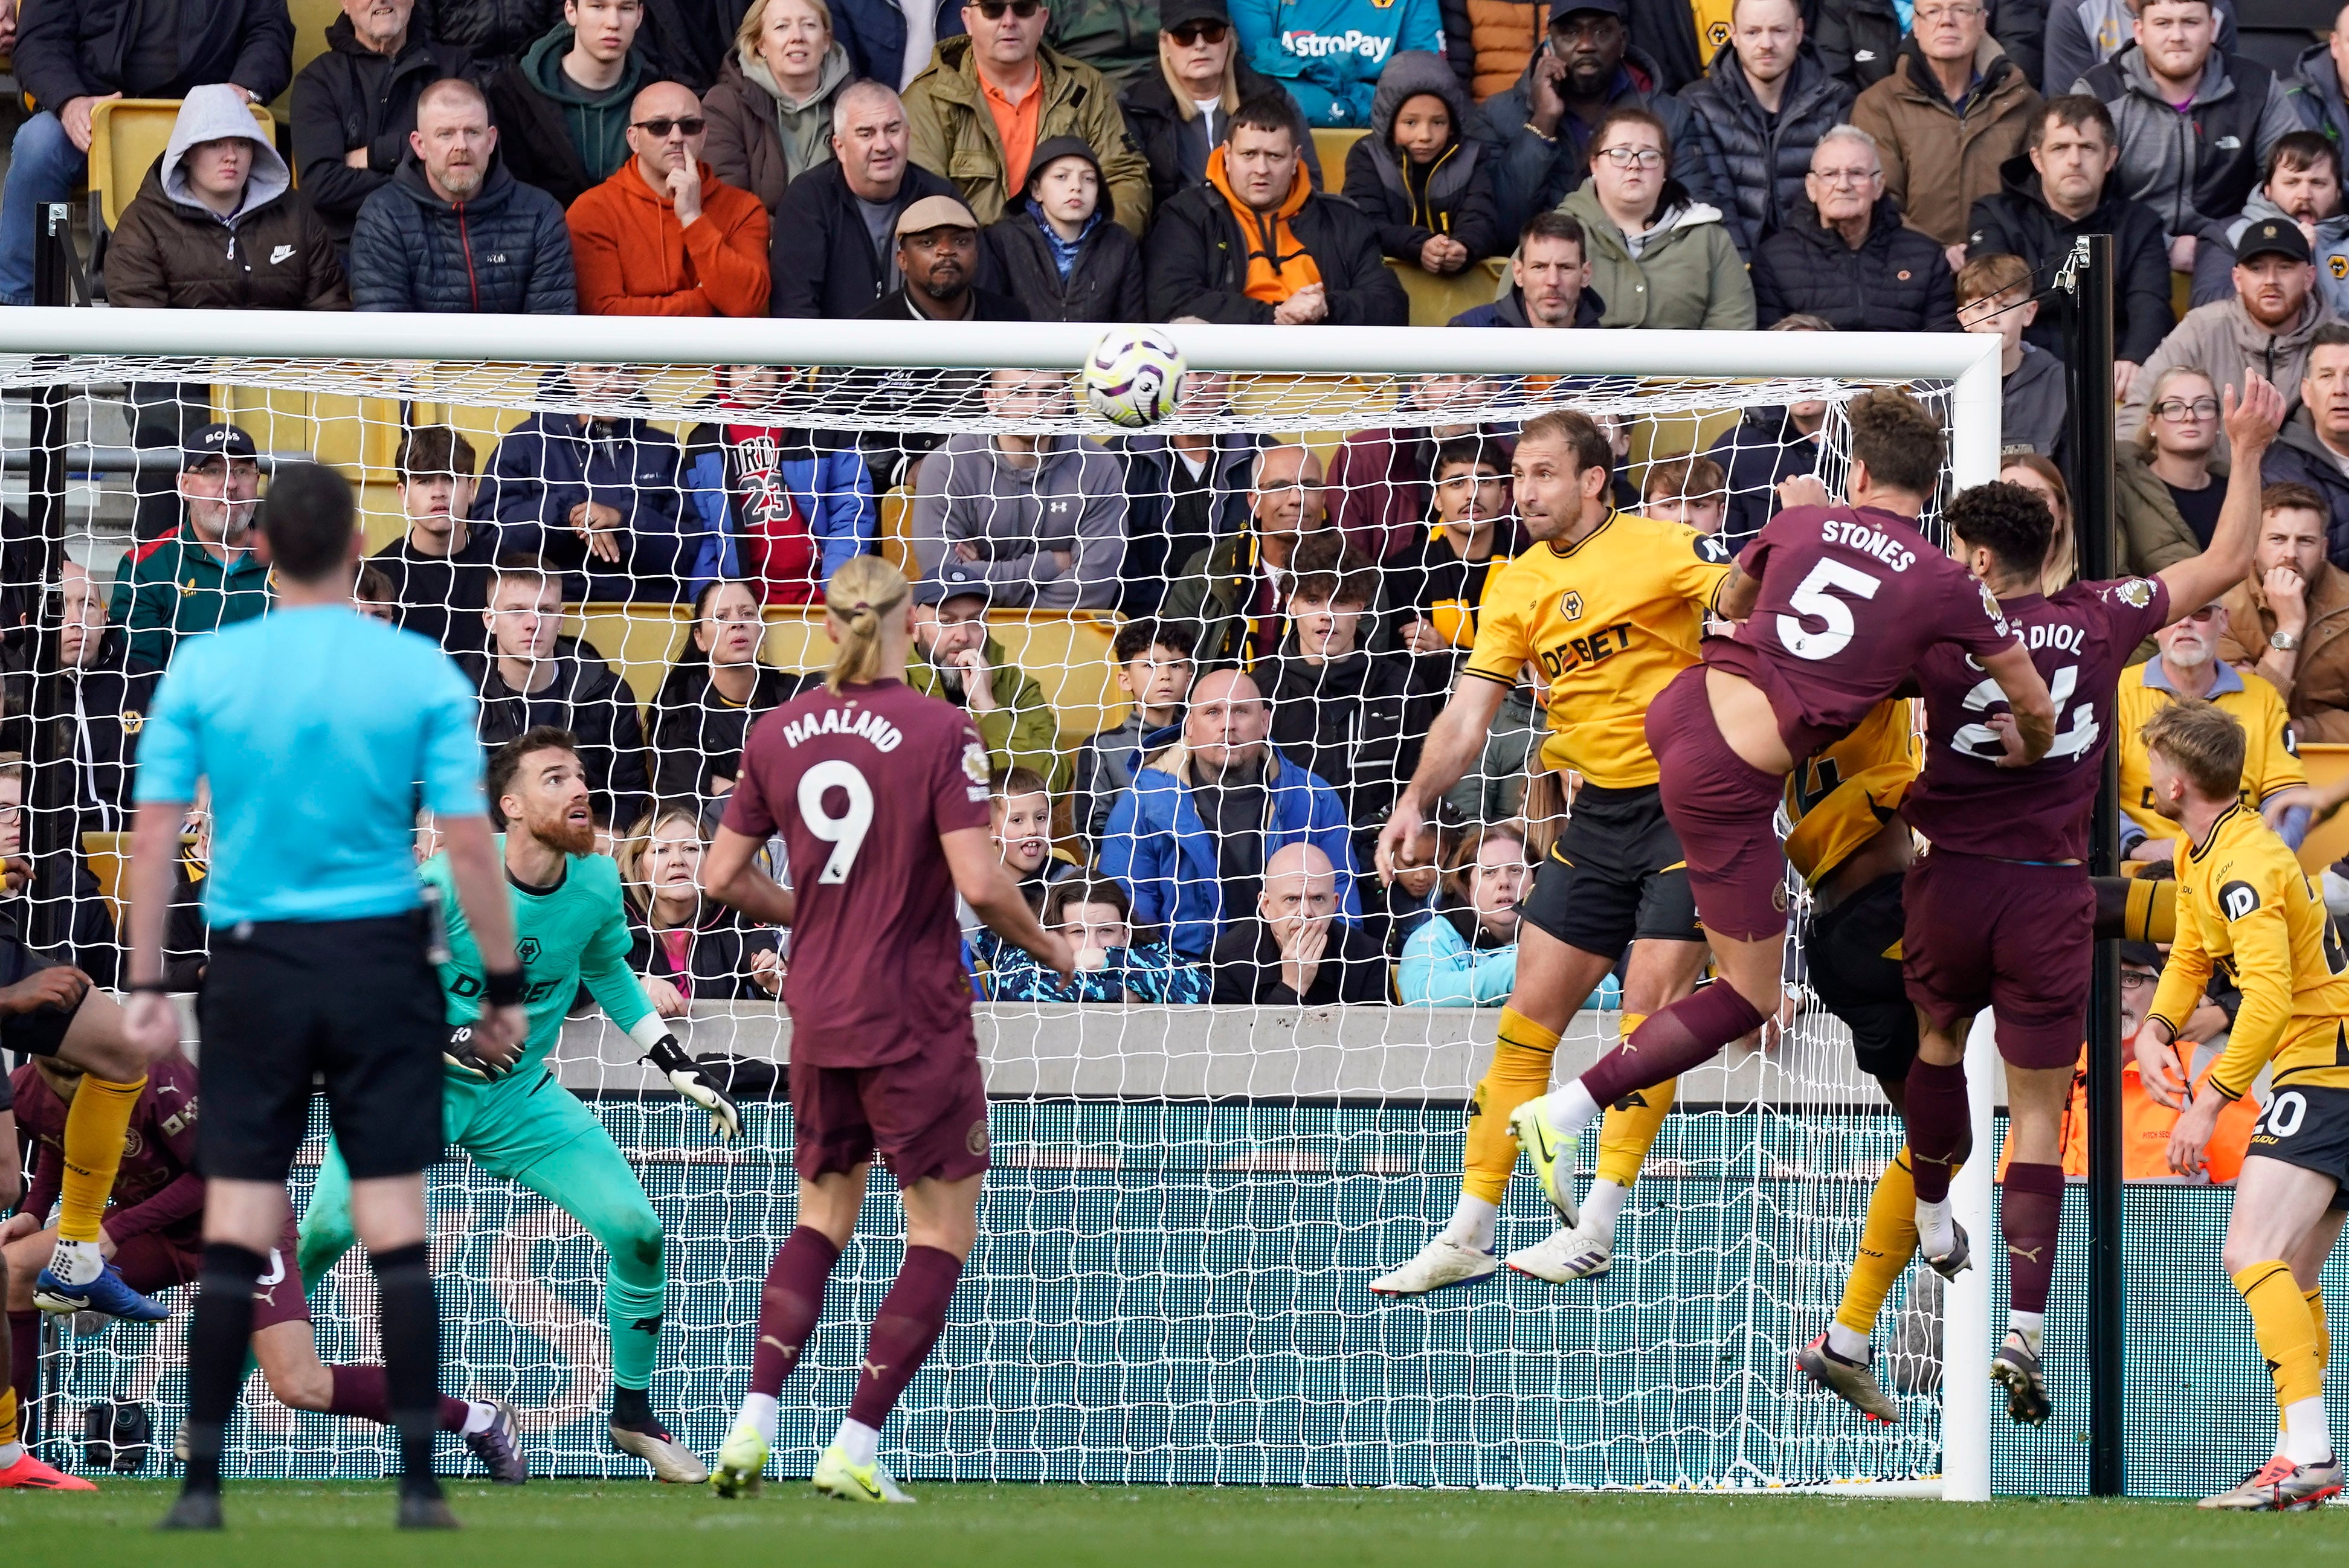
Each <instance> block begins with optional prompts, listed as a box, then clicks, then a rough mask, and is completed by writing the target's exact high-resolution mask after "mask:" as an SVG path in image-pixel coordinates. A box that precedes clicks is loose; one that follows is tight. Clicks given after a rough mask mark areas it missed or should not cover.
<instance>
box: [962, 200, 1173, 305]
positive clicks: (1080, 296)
mask: <svg viewBox="0 0 2349 1568" xmlns="http://www.w3.org/2000/svg"><path fill="white" fill-rule="evenodd" d="M1108 198H1109V187H1108V186H1106V185H1104V186H1102V209H1103V210H1102V211H1099V212H1096V213H1095V214H1094V215H1093V225H1092V228H1091V229H1089V230H1087V231H1086V232H1085V237H1084V238H1083V239H1081V240H1080V241H1078V242H1077V244H1078V250H1077V259H1076V262H1075V263H1074V264H1073V265H1071V267H1070V268H1069V275H1068V276H1067V277H1066V278H1063V277H1061V269H1060V267H1059V265H1058V264H1057V263H1055V262H1054V261H1053V259H1052V244H1051V242H1050V240H1047V239H1046V238H1045V237H1044V221H1043V220H1042V219H1041V218H1039V217H1037V216H1036V214H1035V213H1033V212H1031V211H1029V210H1028V207H1027V203H1026V202H1024V201H1023V202H1021V203H1020V204H1019V206H1018V207H1017V208H1014V209H1012V210H1011V211H1007V212H1005V213H1004V214H1003V216H1002V217H1000V218H998V219H997V220H996V221H995V222H992V223H989V224H988V226H987V228H986V230H985V232H983V234H982V236H981V237H982V239H983V240H984V242H985V243H986V246H987V250H988V254H989V256H990V257H991V258H992V260H993V263H994V266H995V269H996V275H997V276H999V278H1000V279H1001V280H1002V284H1003V291H1004V292H1005V293H1006V294H1009V295H1010V296H1011V297H1012V298H1013V299H1016V300H1018V301H1019V303H1020V304H1021V305H1023V306H1025V307H1026V309H1027V312H1028V318H1029V319H1030V321H1141V320H1143V276H1142V247H1141V246H1140V245H1139V244H1137V243H1136V242H1134V238H1133V235H1132V234H1129V233H1127V232H1125V231H1124V230H1123V228H1120V227H1119V226H1118V225H1117V224H1116V223H1115V222H1112V220H1111V218H1110V215H1109V212H1108V211H1107V208H1108V206H1109V200H1108Z"/></svg>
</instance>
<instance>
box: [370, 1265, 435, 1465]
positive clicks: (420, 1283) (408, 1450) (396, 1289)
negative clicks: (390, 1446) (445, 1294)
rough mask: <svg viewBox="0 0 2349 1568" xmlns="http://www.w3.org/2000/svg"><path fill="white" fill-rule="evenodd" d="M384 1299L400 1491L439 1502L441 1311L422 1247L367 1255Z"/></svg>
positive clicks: (387, 1369)
mask: <svg viewBox="0 0 2349 1568" xmlns="http://www.w3.org/2000/svg"><path fill="white" fill-rule="evenodd" d="M369 1262H370V1263H371V1264H373V1266H374V1268H375V1279H376V1284H377V1287H378V1289H379V1290H380V1291H381V1293H382V1295H383V1371H384V1387H385V1390H386V1392H387V1393H388V1395H389V1398H388V1404H389V1405H390V1407H391V1408H390V1411H389V1414H390V1416H391V1424H392V1425H393V1426H395V1427H397V1428H398V1429H399V1454H400V1470H401V1475H400V1482H399V1490H400V1491H402V1492H403V1493H405V1494H407V1495H409V1496H420V1497H439V1496H440V1482H439V1481H437V1480H434V1479H433V1477H432V1442H433V1439H434V1438H435V1437H436V1436H437V1435H438V1433H439V1432H440V1304H439V1303H438V1302H437V1301H436V1300H435V1299H434V1298H433V1295H432V1255H431V1252H430V1250H429V1248H428V1247H427V1246H426V1245H425V1243H422V1242H415V1243H410V1244H409V1245H408V1246H404V1247H393V1248H390V1249H389V1250H388V1251H386V1252H381V1253H373V1254H371V1255H370V1258H369Z"/></svg>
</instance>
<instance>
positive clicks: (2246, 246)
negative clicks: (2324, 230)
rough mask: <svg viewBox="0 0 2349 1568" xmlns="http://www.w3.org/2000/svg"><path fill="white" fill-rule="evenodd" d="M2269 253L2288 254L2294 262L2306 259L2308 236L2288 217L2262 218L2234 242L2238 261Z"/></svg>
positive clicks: (2245, 260) (2246, 260)
mask: <svg viewBox="0 0 2349 1568" xmlns="http://www.w3.org/2000/svg"><path fill="white" fill-rule="evenodd" d="M2270 254H2273V255H2279V256H2290V257H2291V258H2292V260H2293V261H2295V262H2305V261H2308V260H2310V256H2309V250H2308V236H2307V235H2305V234H2303V233H2302V232H2300V225H2299V224H2297V223H2295V222H2292V220H2291V219H2289V218H2262V219H2261V220H2260V222H2256V223H2254V224H2252V225H2251V227H2250V228H2248V229H2246V230H2244V231H2243V237H2242V238H2241V239H2240V241H2238V242H2236V244H2235V260H2237V261H2239V262H2248V261H2250V260H2251V258H2252V257H2253V256H2264V255H2270Z"/></svg>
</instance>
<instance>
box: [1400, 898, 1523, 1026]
mask: <svg viewBox="0 0 2349 1568" xmlns="http://www.w3.org/2000/svg"><path fill="white" fill-rule="evenodd" d="M1462 925H1468V926H1470V927H1471V928H1472V929H1473V928H1474V925H1475V916H1474V915H1473V914H1471V913H1469V912H1468V911H1467V910H1466V909H1465V907H1464V906H1463V905H1460V904H1456V903H1455V904H1454V905H1453V906H1452V907H1451V908H1449V909H1445V910H1443V911H1441V912H1439V913H1436V914H1435V915H1434V916H1433V917H1432V918H1430V919H1427V920H1423V921H1421V922H1420V923H1419V924H1418V926H1417V927H1415V928H1414V929H1413V932H1412V934H1411V935H1410V936H1409V937H1408V938H1406V939H1405V940H1404V942H1403V944H1402V962H1401V963H1400V964H1399V965H1397V966H1396V974H1395V989H1396V991H1397V992H1398V993H1400V994H1401V995H1402V1004H1403V1006H1406V1007H1497V1006H1500V1005H1501V1004H1502V1003H1504V1002H1506V1001H1507V1000H1508V999H1509V993H1510V992H1511V991H1513V990H1515V989H1516V985H1517V944H1516V943H1514V942H1512V943H1510V944H1508V945H1506V946H1505V947H1485V946H1478V945H1475V944H1472V943H1471V942H1470V941H1469V939H1468V938H1466V937H1464V936H1463V935H1461V934H1460V927H1461V926H1462Z"/></svg>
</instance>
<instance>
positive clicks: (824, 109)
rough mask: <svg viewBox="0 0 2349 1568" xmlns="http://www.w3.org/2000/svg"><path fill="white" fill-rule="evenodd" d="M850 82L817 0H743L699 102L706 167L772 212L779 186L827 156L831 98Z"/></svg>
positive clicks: (828, 15) (850, 68) (848, 66)
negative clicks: (705, 123)
mask: <svg viewBox="0 0 2349 1568" xmlns="http://www.w3.org/2000/svg"><path fill="white" fill-rule="evenodd" d="M855 79H856V67H854V65H853V64H852V63H850V60H849V58H848V49H847V47H846V46H844V45H843V44H841V43H839V42H838V41H837V40H835V39H834V38H833V36H832V7H831V6H829V5H825V4H824V0H750V9H749V10H748V11H745V12H744V13H742V25H741V26H739V27H737V28H736V29H735V30H734V46H733V48H732V49H731V50H730V51H729V52H728V54H727V56H726V63H725V64H724V65H723V66H720V67H719V69H718V85H717V86H716V87H713V88H710V89H709V92H707V93H706V94H704V95H703V96H702V99H701V112H702V113H703V115H705V116H707V117H708V119H709V145H708V147H707V149H706V150H705V152H704V156H705V157H707V158H708V159H709V167H710V168H712V169H714V170H717V171H718V178H719V179H720V180H723V181H726V183H727V184H729V185H731V186H734V187H735V188H737V189H738V190H742V191H749V192H750V194H751V195H753V196H756V197H757V198H758V199H759V201H760V203H761V205H762V206H764V207H765V208H766V209H767V212H768V215H769V216H772V215H773V214H774V211H775V204H776V203H777V202H779V201H781V200H782V199H783V187H784V186H786V185H789V184H790V183H791V182H792V181H794V180H796V179H798V178H799V177H800V176H801V175H802V174H804V173H806V172H807V171H808V170H811V169H812V168H814V167H815V166H816V165H817V164H819V163H826V162H829V161H831V160H832V104H833V99H834V98H838V97H839V96H840V89H841V88H844V87H846V86H847V85H848V84H849V83H851V82H853V81H854V80H855Z"/></svg>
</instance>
